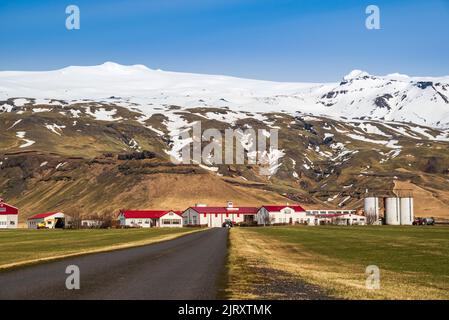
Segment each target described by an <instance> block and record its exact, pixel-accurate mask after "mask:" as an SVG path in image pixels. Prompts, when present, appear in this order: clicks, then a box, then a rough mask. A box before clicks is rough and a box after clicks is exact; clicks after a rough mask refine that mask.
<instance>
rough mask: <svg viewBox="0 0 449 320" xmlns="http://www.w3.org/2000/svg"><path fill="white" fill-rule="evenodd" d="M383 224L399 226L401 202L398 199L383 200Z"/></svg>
mask: <svg viewBox="0 0 449 320" xmlns="http://www.w3.org/2000/svg"><path fill="white" fill-rule="evenodd" d="M385 224H388V225H395V226H397V225H400V224H401V200H400V198H386V199H385Z"/></svg>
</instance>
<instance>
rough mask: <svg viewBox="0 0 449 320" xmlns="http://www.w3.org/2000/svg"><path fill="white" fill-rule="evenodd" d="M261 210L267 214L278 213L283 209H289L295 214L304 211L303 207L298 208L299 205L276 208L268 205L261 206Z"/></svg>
mask: <svg viewBox="0 0 449 320" xmlns="http://www.w3.org/2000/svg"><path fill="white" fill-rule="evenodd" d="M262 208H265V209H267V211H268V212H278V211H281V210H282V209H284V208H290V209H293V210H295V212H303V211H306V210H304V208H303V207H301V206H299V205H292V206H290V205H288V206H277V205H270V206H262Z"/></svg>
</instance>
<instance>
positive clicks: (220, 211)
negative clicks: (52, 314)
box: [182, 202, 258, 228]
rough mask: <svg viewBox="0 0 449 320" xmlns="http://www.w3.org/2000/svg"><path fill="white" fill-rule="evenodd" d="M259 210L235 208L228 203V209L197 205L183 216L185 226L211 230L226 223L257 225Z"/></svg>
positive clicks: (254, 208)
mask: <svg viewBox="0 0 449 320" xmlns="http://www.w3.org/2000/svg"><path fill="white" fill-rule="evenodd" d="M257 210H258V208H256V207H234V206H233V204H232V202H228V205H227V206H226V207H208V206H206V205H197V206H194V207H190V208H188V209H187V210H185V211H184V212H183V214H182V217H183V219H184V222H183V223H184V225H189V226H205V227H206V226H207V227H209V228H219V227H222V226H223V224H224V223H226V222H232V223H233V224H237V223H248V224H252V223H255V217H256V214H257Z"/></svg>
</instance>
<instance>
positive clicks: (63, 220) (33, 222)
mask: <svg viewBox="0 0 449 320" xmlns="http://www.w3.org/2000/svg"><path fill="white" fill-rule="evenodd" d="M71 223H72V217H70V216H68V215H66V214H64V213H62V212H48V213H40V214H37V215H35V216H32V217H31V218H28V229H63V228H68V227H70V226H71Z"/></svg>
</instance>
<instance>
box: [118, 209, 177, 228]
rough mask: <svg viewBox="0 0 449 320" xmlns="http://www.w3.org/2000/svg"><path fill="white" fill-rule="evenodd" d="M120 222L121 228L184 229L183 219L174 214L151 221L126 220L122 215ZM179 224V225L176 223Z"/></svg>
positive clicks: (147, 219)
mask: <svg viewBox="0 0 449 320" xmlns="http://www.w3.org/2000/svg"><path fill="white" fill-rule="evenodd" d="M118 220H119V222H120V225H121V226H126V227H141V228H151V227H161V228H182V226H183V221H182V220H183V218H182V217H180V216H179V215H177V214H176V213H174V212H167V213H166V214H165V215H163V216H162V217H160V218H157V219H150V218H128V219H125V218H124V216H123V215H122V214H120V215H119V217H118ZM175 222H177V223H175Z"/></svg>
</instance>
